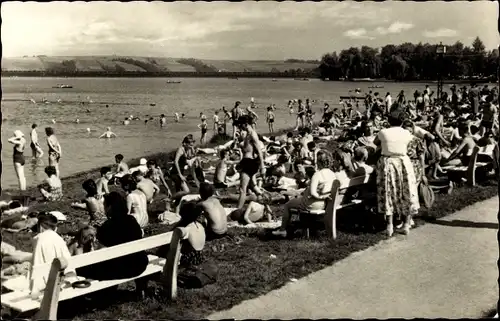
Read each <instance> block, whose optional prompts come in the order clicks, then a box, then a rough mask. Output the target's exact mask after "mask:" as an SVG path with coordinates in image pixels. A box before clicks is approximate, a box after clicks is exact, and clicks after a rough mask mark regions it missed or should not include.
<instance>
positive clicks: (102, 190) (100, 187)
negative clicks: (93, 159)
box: [96, 166, 113, 199]
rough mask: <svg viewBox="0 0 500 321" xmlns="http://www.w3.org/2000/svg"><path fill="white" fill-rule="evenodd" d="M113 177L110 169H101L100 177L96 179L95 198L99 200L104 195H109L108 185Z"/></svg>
mask: <svg viewBox="0 0 500 321" xmlns="http://www.w3.org/2000/svg"><path fill="white" fill-rule="evenodd" d="M112 176H113V173H112V172H111V168H110V167H107V166H106V167H102V168H101V177H100V178H99V179H97V181H96V185H97V198H98V199H101V198H102V197H103V196H104V195H106V194H109V188H108V184H109V181H110V180H111V178H112Z"/></svg>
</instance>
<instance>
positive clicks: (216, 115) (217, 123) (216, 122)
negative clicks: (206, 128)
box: [214, 110, 219, 131]
mask: <svg viewBox="0 0 500 321" xmlns="http://www.w3.org/2000/svg"><path fill="white" fill-rule="evenodd" d="M218 130H219V111H218V110H216V111H215V114H214V131H218Z"/></svg>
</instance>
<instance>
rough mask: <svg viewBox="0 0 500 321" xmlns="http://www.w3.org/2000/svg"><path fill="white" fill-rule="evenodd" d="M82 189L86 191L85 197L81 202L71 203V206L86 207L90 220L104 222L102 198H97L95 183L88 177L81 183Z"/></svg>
mask: <svg viewBox="0 0 500 321" xmlns="http://www.w3.org/2000/svg"><path fill="white" fill-rule="evenodd" d="M82 187H83V189H84V190H85V192H87V197H86V198H85V199H84V200H83V201H82V202H81V203H73V204H71V206H72V207H77V208H81V209H86V210H87V212H88V214H89V217H90V220H91V221H97V222H96V223H97V224H100V223H102V222H104V220H105V215H104V202H103V201H104V199H103V198H101V199H97V185H96V183H95V182H94V180H92V179H88V180H86V181H85V182H83V184H82Z"/></svg>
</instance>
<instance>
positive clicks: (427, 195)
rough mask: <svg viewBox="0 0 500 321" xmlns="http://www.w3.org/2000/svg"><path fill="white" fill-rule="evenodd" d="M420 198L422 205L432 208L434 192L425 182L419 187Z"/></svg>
mask: <svg viewBox="0 0 500 321" xmlns="http://www.w3.org/2000/svg"><path fill="white" fill-rule="evenodd" d="M418 197H419V199H420V204H422V205H424V207H426V208H431V207H432V204H434V200H435V196H434V191H433V190H432V188H431V187H430V186H429V185H428V184H425V183H424V182H421V183H420V185H419V186H418Z"/></svg>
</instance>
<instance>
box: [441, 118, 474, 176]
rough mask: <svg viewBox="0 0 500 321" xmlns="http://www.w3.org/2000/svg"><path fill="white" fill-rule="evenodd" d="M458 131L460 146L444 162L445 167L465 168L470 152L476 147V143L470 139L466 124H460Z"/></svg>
mask: <svg viewBox="0 0 500 321" xmlns="http://www.w3.org/2000/svg"><path fill="white" fill-rule="evenodd" d="M458 129H459V134H460V136H462V137H463V138H462V141H461V142H460V145H459V146H458V147H457V148H456V149H455V150H454V151H453V152H452V153H451V155H450V156H449V157H448V158H447V159H446V160H444V162H445V166H460V165H462V166H467V165H468V164H469V159H470V156H471V155H472V151H473V149H474V147H475V146H476V142H475V141H474V139H473V138H472V135H471V133H470V130H469V126H468V125H467V124H463V123H462V124H460V125H459V128H458Z"/></svg>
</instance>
